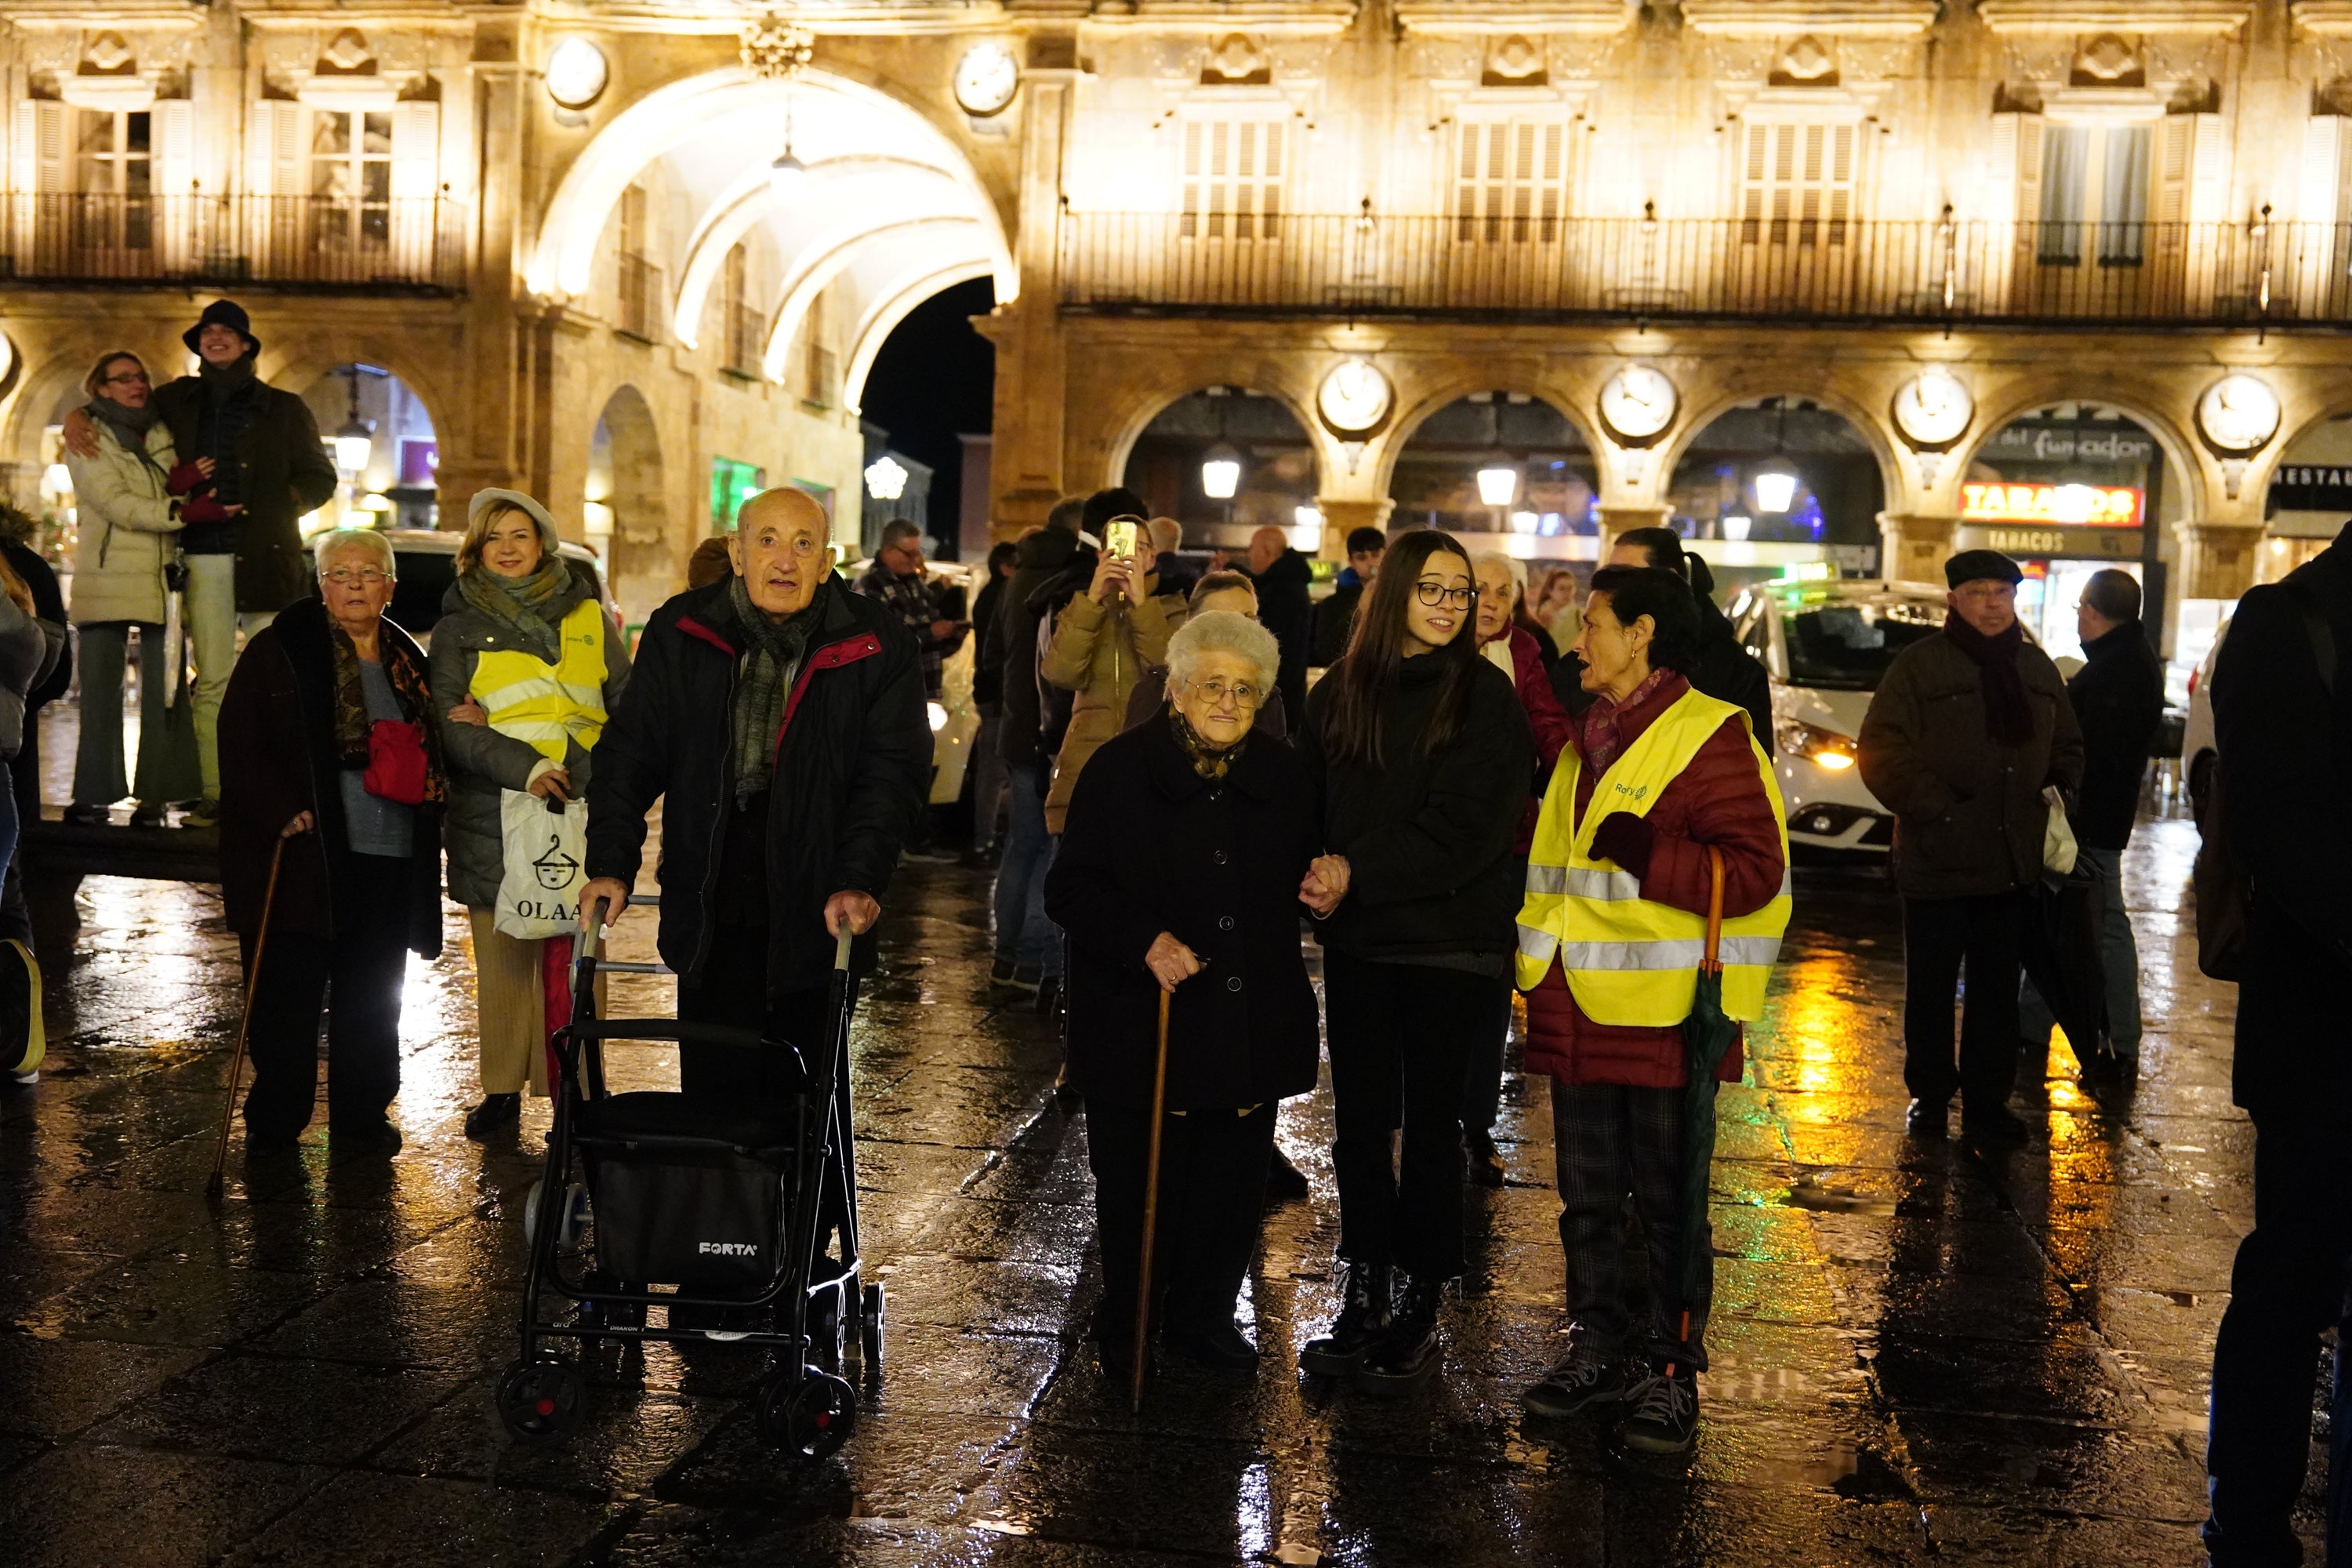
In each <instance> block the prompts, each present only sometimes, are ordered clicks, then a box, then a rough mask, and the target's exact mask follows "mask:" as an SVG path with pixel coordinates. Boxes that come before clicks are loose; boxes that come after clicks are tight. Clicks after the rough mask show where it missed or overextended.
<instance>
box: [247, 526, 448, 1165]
mask: <svg viewBox="0 0 2352 1568" xmlns="http://www.w3.org/2000/svg"><path fill="white" fill-rule="evenodd" d="M312 554H313V556H314V558H315V560H316V562H317V565H318V582H319V594H320V596H319V597H318V598H315V599H311V598H305V599H299V600H297V601H296V602H295V603H294V604H292V605H289V606H288V607H287V608H285V609H284V610H281V611H280V612H278V618H277V619H276V620H275V621H273V622H272V623H271V624H270V625H269V626H267V627H265V628H263V629H262V630H261V631H260V632H258V633H257V634H255V636H254V638H253V640H252V641H251V642H249V643H247V645H246V649H245V656H244V657H243V658H240V659H238V660H237V665H236V673H235V674H234V675H233V676H231V677H230V679H229V684H228V691H227V694H226V696H225V697H224V698H223V699H222V702H221V716H220V741H221V823H220V850H221V901H222V903H223V904H224V905H225V906H226V913H227V916H228V925H229V929H230V930H231V931H235V932H236V934H237V938H238V940H239V942H241V943H242V944H243V946H244V950H245V962H246V964H247V972H248V973H250V972H251V969H252V966H253V964H254V963H255V954H256V951H257V949H259V948H261V946H262V937H263V934H264V931H265V928H266V930H267V933H268V947H267V951H266V954H265V957H264V960H263V962H262V963H261V973H260V976H259V982H260V983H259V984H258V986H257V989H256V991H255V994H254V998H253V1011H252V1017H251V1020H250V1023H249V1024H248V1026H247V1043H248V1049H249V1052H250V1054H251V1056H252V1058H253V1088H252V1090H251V1091H250V1092H249V1093H248V1094H247V1096H246V1100H245V1135H246V1149H247V1153H248V1154H249V1155H250V1154H252V1153H258V1152H266V1151H270V1150H276V1149H286V1148H291V1147H292V1146H293V1144H294V1141H295V1140H296V1139H297V1138H298V1137H299V1136H300V1134H301V1131H302V1130H303V1128H305V1127H306V1126H308V1125H309V1124H310V1115H311V1111H312V1110H313V1109H314V1103H315V1101H316V1100H317V1096H318V1072H319V1048H318V1042H319V1012H320V1005H321V1002H322V1000H324V1002H325V1005H326V1007H327V1009H328V1013H327V1062H328V1069H327V1126H328V1134H329V1136H330V1138H331V1141H332V1143H333V1146H334V1149H335V1152H337V1153H338V1154H343V1153H351V1152H361V1153H380V1154H385V1155H389V1154H391V1153H393V1152H395V1151H397V1150H398V1149H399V1147H400V1133H399V1132H398V1131H396V1130H395V1129H394V1127H393V1125H392V1123H391V1122H390V1121H389V1120H388V1119H387V1118H386V1116H385V1114H384V1113H385V1111H386V1110H389V1109H390V1107H391V1105H392V1101H393V1097H394V1095H396V1094H397V1093H398V1092H399V1090H400V999H401V986H402V984H403V982H404V979H405V977H406V973H407V968H408V955H409V953H411V952H415V953H417V954H419V955H420V956H422V957H425V958H437V957H439V956H440V952H441V803H442V801H443V799H444V798H445V796H446V784H445V781H444V776H443V773H442V768H441V755H440V744H439V742H438V740H437V739H436V736H435V734H434V732H433V725H432V721H431V719H432V691H431V685H430V678H429V676H428V674H427V670H426V666H425V651H424V649H422V648H420V647H417V646H416V644H415V641H414V640H413V639H412V638H411V637H409V635H408V634H407V633H406V632H404V631H402V630H401V629H400V627H399V626H395V625H394V624H393V623H392V622H391V621H389V620H387V619H385V618H384V614H383V611H384V606H385V605H389V604H390V603H391V602H392V592H393V584H394V576H395V574H396V569H395V564H394V560H393V553H392V544H391V542H390V541H388V540H386V539H385V538H384V536H383V534H381V533H377V532H374V531H370V530H366V529H334V530H331V531H328V532H326V533H322V534H320V536H319V539H318V542H317V543H316V544H315V545H314V546H313V549H312ZM273 864H275V865H276V866H277V874H276V879H275V887H274V889H273V887H272V879H271V868H272V866H273Z"/></svg>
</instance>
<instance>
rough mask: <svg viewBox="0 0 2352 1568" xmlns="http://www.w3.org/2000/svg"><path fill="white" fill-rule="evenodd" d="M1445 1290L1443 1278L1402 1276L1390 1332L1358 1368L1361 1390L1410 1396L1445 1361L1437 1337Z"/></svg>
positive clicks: (1391, 1318)
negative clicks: (1441, 1296) (1441, 1295)
mask: <svg viewBox="0 0 2352 1568" xmlns="http://www.w3.org/2000/svg"><path fill="white" fill-rule="evenodd" d="M1444 1288H1445V1282H1444V1280H1442V1279H1423V1278H1421V1277H1420V1276H1418V1275H1413V1274H1404V1273H1400V1274H1398V1276H1397V1285H1396V1310H1395V1311H1394V1313H1393V1314H1392V1315H1391V1317H1390V1319H1389V1331H1388V1332H1387V1333H1385V1334H1383V1335H1381V1341H1380V1342H1379V1343H1378V1344H1376V1345H1374V1346H1372V1348H1371V1350H1370V1352H1368V1353H1367V1354H1366V1355H1365V1357H1364V1360H1363V1364H1362V1365H1360V1366H1359V1367H1358V1368H1357V1369H1356V1382H1357V1384H1358V1385H1359V1386H1360V1387H1362V1388H1364V1389H1365V1390H1367V1391H1369V1392H1370V1393H1375V1394H1408V1393H1411V1392H1412V1390H1413V1389H1416V1388H1418V1387H1420V1386H1421V1385H1422V1384H1423V1383H1424V1382H1426V1381H1427V1380H1428V1378H1429V1375H1430V1373H1433V1372H1435V1371H1436V1370H1437V1368H1438V1365H1439V1363H1442V1362H1443V1361H1444V1359H1445V1346H1444V1342H1442V1341H1440V1340H1439V1339H1438V1337H1437V1297H1438V1292H1439V1291H1441V1290H1443V1289H1444Z"/></svg>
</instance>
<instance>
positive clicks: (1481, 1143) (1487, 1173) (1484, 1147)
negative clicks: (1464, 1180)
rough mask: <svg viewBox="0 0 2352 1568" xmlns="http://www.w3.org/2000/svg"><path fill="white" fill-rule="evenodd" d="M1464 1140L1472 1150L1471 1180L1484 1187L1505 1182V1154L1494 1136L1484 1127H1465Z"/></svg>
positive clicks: (1470, 1150) (1464, 1143) (1466, 1146)
mask: <svg viewBox="0 0 2352 1568" xmlns="http://www.w3.org/2000/svg"><path fill="white" fill-rule="evenodd" d="M1462 1142H1463V1145H1464V1147H1465V1148H1466V1149H1468V1150H1469V1152H1470V1180H1471V1181H1472V1182H1473V1183H1474V1184H1476V1185H1478V1186H1482V1187H1499V1186H1501V1185H1502V1184H1503V1156H1502V1153H1501V1152H1500V1151H1498V1150H1497V1149H1496V1147H1495V1140H1494V1136H1493V1135H1492V1134H1491V1133H1488V1132H1487V1131H1485V1130H1484V1129H1482V1128H1476V1127H1468V1128H1465V1129H1463V1132H1462Z"/></svg>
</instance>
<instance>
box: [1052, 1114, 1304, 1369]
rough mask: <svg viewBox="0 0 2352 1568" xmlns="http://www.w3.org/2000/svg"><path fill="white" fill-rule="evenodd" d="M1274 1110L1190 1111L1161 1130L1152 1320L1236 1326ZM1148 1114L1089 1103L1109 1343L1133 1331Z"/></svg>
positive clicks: (1101, 1325) (1101, 1323) (1102, 1326)
mask: <svg viewBox="0 0 2352 1568" xmlns="http://www.w3.org/2000/svg"><path fill="white" fill-rule="evenodd" d="M1274 1115H1275V1108H1274V1107H1273V1106H1272V1105H1261V1106H1259V1107H1258V1108H1257V1109H1256V1110H1253V1111H1251V1112H1250V1113H1249V1114H1248V1115H1246V1116H1236V1115H1234V1112H1232V1111H1231V1110H1193V1111H1188V1112H1186V1113H1185V1114H1183V1115H1181V1116H1173V1115H1171V1116H1170V1117H1168V1118H1167V1119H1166V1120H1165V1121H1164V1122H1163V1123H1162V1124H1161V1125H1162V1131H1161V1132H1160V1216H1159V1221H1158V1224H1157V1226H1156V1227H1155V1229H1154V1231H1153V1235H1152V1245H1151V1293H1152V1315H1153V1317H1154V1318H1156V1319H1157V1320H1158V1321H1159V1322H1160V1325H1161V1326H1163V1327H1168V1326H1172V1327H1175V1328H1179V1329H1194V1330H1199V1329H1213V1328H1216V1327H1218V1326H1220V1325H1224V1324H1230V1323H1231V1322H1232V1321H1234V1300H1235V1298H1237V1297H1238V1296H1239V1295H1240V1294H1241V1289H1242V1276H1243V1275H1244V1274H1245V1273H1247V1272H1248V1271H1249V1265H1250V1259H1251V1258H1252V1257H1254V1256H1255V1254H1256V1252H1257V1229H1258V1215H1259V1213H1260V1211H1261V1210H1262V1209H1263V1207H1264V1206H1265V1168H1266V1162H1267V1159H1268V1157H1269V1156H1270V1155H1271V1154H1272V1153H1273V1152H1274ZM1150 1139H1151V1112H1150V1111H1149V1110H1131V1109H1129V1108H1128V1107H1125V1106H1112V1105H1104V1104H1102V1103H1101V1102H1100V1101H1098V1100H1088V1101H1087V1164H1089V1165H1090V1166H1092V1167H1093V1168H1094V1173H1095V1235H1096V1237H1097V1238H1098V1239H1099V1241H1100V1242H1101V1245H1102V1262H1103V1300H1102V1315H1101V1317H1100V1318H1099V1319H1098V1320H1097V1331H1098V1333H1099V1334H1100V1335H1101V1336H1102V1337H1103V1338H1104V1339H1105V1341H1106V1342H1116V1343H1118V1344H1122V1345H1124V1344H1130V1343H1132V1342H1133V1339H1134V1334H1135V1285H1136V1275H1137V1272H1138V1269H1139V1266H1140V1265H1141V1263H1142V1261H1143V1175H1144V1169H1143V1168H1144V1164H1145V1162H1146V1160H1147V1158H1148V1156H1149V1154H1150Z"/></svg>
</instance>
